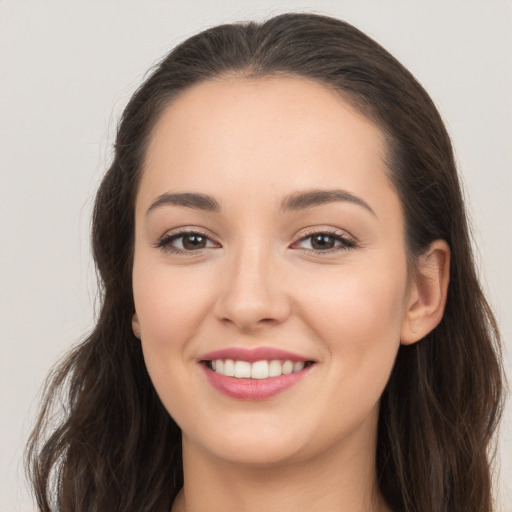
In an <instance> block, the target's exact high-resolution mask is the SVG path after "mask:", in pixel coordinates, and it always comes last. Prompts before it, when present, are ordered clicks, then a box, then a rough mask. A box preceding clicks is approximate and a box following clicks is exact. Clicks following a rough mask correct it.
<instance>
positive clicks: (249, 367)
mask: <svg viewBox="0 0 512 512" xmlns="http://www.w3.org/2000/svg"><path fill="white" fill-rule="evenodd" d="M304 366H305V362H304V361H297V362H295V363H294V362H293V361H289V360H287V361H280V360H278V359H273V360H271V361H265V360H262V361H255V362H254V363H249V362H248V361H233V360H232V359H226V360H225V361H224V360H223V359H217V360H215V361H211V368H212V370H213V371H214V372H216V373H220V374H221V375H225V376H226V377H236V378H238V379H267V378H269V377H279V376H280V375H289V374H290V373H295V372H300V371H301V370H302V369H303V368H304Z"/></svg>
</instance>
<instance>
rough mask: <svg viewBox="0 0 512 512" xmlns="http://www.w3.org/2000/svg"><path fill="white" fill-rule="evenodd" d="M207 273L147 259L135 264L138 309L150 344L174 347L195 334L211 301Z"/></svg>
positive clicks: (134, 277) (140, 320) (144, 337)
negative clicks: (196, 272)
mask: <svg viewBox="0 0 512 512" xmlns="http://www.w3.org/2000/svg"><path fill="white" fill-rule="evenodd" d="M206 277H207V276H204V275H195V276H190V275H189V273H188V274H187V272H186V271H182V272H180V271H179V270H178V271H176V269H172V268H170V267H165V266H164V267H161V266H158V265H154V264H153V265H144V262H140V265H137V264H136V265H135V266H134V272H133V292H134V299H135V309H136V311H137V316H138V319H139V322H140V327H141V334H142V338H143V339H144V340H145V341H147V343H148V345H151V346H155V347H159V348H160V349H165V348H167V349H172V348H173V347H177V346H179V345H181V344H182V343H183V342H184V341H185V340H187V339H191V338H193V336H194V333H195V331H196V330H197V328H198V326H199V324H200V322H199V319H200V318H201V316H202V315H203V312H204V309H205V304H207V303H209V301H210V293H209V291H208V290H209V289H210V286H208V281H207V279H206Z"/></svg>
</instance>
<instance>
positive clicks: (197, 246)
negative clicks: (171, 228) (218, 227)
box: [157, 231, 219, 254]
mask: <svg viewBox="0 0 512 512" xmlns="http://www.w3.org/2000/svg"><path fill="white" fill-rule="evenodd" d="M157 247H159V248H160V249H162V250H163V251H165V252H173V253H177V254H183V253H190V252H199V251H201V250H202V249H210V248H212V247H219V245H218V244H217V243H215V242H214V241H213V240H211V239H210V238H209V237H208V236H206V235H205V234H204V233H200V232H197V231H180V232H179V233H176V234H172V235H165V236H164V237H163V238H162V239H161V240H160V241H159V242H158V244H157Z"/></svg>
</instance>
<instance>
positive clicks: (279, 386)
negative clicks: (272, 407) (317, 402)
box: [200, 352, 315, 400]
mask: <svg viewBox="0 0 512 512" xmlns="http://www.w3.org/2000/svg"><path fill="white" fill-rule="evenodd" d="M212 354H216V353H215V352H212ZM217 359H222V357H217ZM227 359H229V358H227ZM264 359H265V358H264ZM272 359H278V358H277V357H273V358H272ZM287 359H289V358H287ZM245 360H246V359H245ZM255 360H258V359H255ZM300 360H301V361H303V360H304V359H300ZM200 366H201V367H202V368H203V371H204V372H205V374H206V377H207V379H208V381H209V383H210V384H211V385H212V386H213V387H214V388H215V389H216V390H217V391H220V392H221V393H223V394H224V395H226V396H229V397H231V398H237V399H239V400H265V399H267V398H271V397H273V396H275V395H277V394H278V393H281V392H282V391H284V390H285V389H288V388H290V387H291V386H293V385H294V384H296V383H297V382H299V381H300V380H301V379H302V378H303V377H304V376H305V375H306V374H307V373H308V372H309V371H310V370H311V368H313V366H315V365H311V366H306V367H305V368H304V369H303V370H301V371H300V372H295V373H290V374H288V375H281V376H279V377H270V378H268V379H261V380H259V379H238V378H236V377H226V376H225V375H221V374H220V373H216V372H214V371H213V370H210V368H208V366H206V364H201V365H200Z"/></svg>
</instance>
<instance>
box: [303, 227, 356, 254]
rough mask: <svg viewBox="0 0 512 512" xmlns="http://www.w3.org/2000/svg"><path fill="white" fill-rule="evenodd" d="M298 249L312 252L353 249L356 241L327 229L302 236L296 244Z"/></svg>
mask: <svg viewBox="0 0 512 512" xmlns="http://www.w3.org/2000/svg"><path fill="white" fill-rule="evenodd" d="M294 245H295V246H297V247H298V248H299V249H306V250H308V251H314V252H336V251H339V250H346V249H353V248H354V247H356V242H355V241H354V240H352V239H350V238H348V237H347V236H345V235H341V234H339V233H331V232H329V231H317V232H315V233H310V234H308V235H307V236H304V237H302V238H301V239H300V240H299V241H298V242H297V243H296V244H294Z"/></svg>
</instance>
